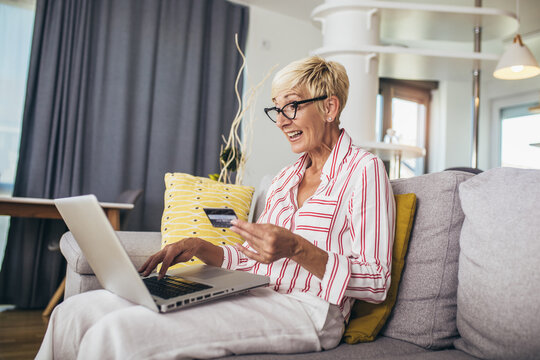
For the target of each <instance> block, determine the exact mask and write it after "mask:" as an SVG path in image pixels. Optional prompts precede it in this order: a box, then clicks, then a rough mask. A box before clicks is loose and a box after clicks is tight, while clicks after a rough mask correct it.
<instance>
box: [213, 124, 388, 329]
mask: <svg viewBox="0 0 540 360" xmlns="http://www.w3.org/2000/svg"><path fill="white" fill-rule="evenodd" d="M307 160H308V158H307V154H304V155H303V156H301V157H300V159H299V160H298V161H297V162H296V163H295V164H293V165H292V166H289V167H287V168H285V169H283V170H282V171H281V172H280V173H279V174H278V175H277V176H276V177H275V178H274V179H273V181H272V185H271V186H270V188H269V190H268V193H267V195H266V205H265V209H264V211H263V213H262V214H261V216H260V217H259V219H258V221H257V222H258V223H271V224H275V225H278V226H282V227H284V228H286V229H289V230H290V231H292V232H293V233H295V234H298V235H300V236H302V237H304V238H305V239H307V240H308V241H310V242H311V243H312V244H313V245H315V246H317V247H319V248H321V249H323V250H324V251H326V252H327V253H328V262H327V264H326V270H325V273H324V276H323V278H322V279H319V278H317V277H316V276H313V274H311V273H310V272H308V271H307V270H305V269H304V268H302V267H301V266H300V265H299V264H297V263H296V262H294V261H293V260H291V259H289V258H283V259H280V260H277V261H275V262H273V263H271V264H262V263H259V262H257V261H255V260H251V259H249V258H248V257H246V256H245V255H244V254H242V253H241V252H239V251H238V250H236V249H235V248H234V247H233V246H229V245H227V246H224V259H223V265H222V266H223V267H225V268H228V269H235V270H244V271H250V272H252V273H255V274H260V275H266V276H269V277H270V284H271V286H273V288H274V290H275V291H278V292H280V293H285V294H291V293H292V294H294V293H297V292H302V293H308V294H312V295H313V296H317V297H319V298H321V299H323V300H325V301H327V302H329V303H331V304H336V305H338V306H339V307H340V309H341V311H342V313H343V316H344V317H345V319H348V317H349V315H350V311H351V307H352V304H353V301H354V299H360V300H364V301H367V302H372V303H378V302H382V301H384V299H385V298H386V293H387V291H388V288H389V287H390V270H391V259H392V245H393V242H394V224H395V203H394V197H393V193H392V187H391V186H390V182H389V180H388V177H387V175H386V171H385V168H384V165H383V163H382V161H381V160H380V159H379V158H377V157H376V156H375V155H373V154H371V153H369V152H367V151H364V150H362V149H360V148H359V147H356V146H355V145H353V144H352V141H351V138H350V137H349V135H348V134H347V133H346V132H345V131H344V130H342V132H341V135H340V137H339V139H338V141H337V143H336V145H335V147H334V149H333V150H332V152H331V154H330V156H329V158H328V160H327V161H326V163H325V165H324V167H323V170H322V174H321V183H320V185H319V187H318V188H317V190H316V191H315V193H314V195H313V196H312V197H310V198H309V199H307V200H306V201H305V202H304V204H303V205H302V207H301V208H298V203H297V192H298V186H299V184H300V182H301V181H302V177H303V175H304V173H305V170H306V165H307ZM244 246H247V247H249V245H248V244H247V242H246V243H244Z"/></svg>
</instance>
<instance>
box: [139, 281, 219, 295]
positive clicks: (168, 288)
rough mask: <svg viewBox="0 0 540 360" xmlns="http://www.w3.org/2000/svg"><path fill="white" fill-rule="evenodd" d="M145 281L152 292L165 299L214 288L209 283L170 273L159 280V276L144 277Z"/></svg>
mask: <svg viewBox="0 0 540 360" xmlns="http://www.w3.org/2000/svg"><path fill="white" fill-rule="evenodd" d="M143 281H144V284H145V285H146V287H147V288H148V290H149V291H150V294H152V295H155V296H159V297H161V298H163V299H170V298H173V297H176V296H181V295H186V294H191V293H194V292H196V291H200V290H205V289H211V288H212V286H209V285H205V284H200V283H197V282H193V281H189V280H186V279H182V278H179V277H174V276H168V275H165V277H164V278H163V279H161V280H158V278H157V276H152V277H149V278H145V279H143Z"/></svg>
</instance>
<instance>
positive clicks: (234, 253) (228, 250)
mask: <svg viewBox="0 0 540 360" xmlns="http://www.w3.org/2000/svg"><path fill="white" fill-rule="evenodd" d="M222 248H223V263H222V264H221V267H222V268H225V269H229V270H235V269H236V268H237V267H238V264H239V263H240V252H239V251H238V250H236V248H235V247H234V246H232V245H224V246H222Z"/></svg>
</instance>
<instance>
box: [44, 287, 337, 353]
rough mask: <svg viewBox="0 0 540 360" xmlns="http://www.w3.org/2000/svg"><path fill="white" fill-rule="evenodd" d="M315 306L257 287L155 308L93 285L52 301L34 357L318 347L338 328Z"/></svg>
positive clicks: (331, 314)
mask: <svg viewBox="0 0 540 360" xmlns="http://www.w3.org/2000/svg"><path fill="white" fill-rule="evenodd" d="M324 309H325V310H324ZM323 311H325V313H324V314H321V306H316V305H313V303H311V304H310V303H309V302H303V301H299V300H298V299H296V298H294V297H293V296H289V295H283V294H279V293H276V292H275V291H273V290H271V289H269V288H262V289H256V290H252V291H251V292H249V293H247V294H243V295H239V296H233V297H229V298H225V299H221V300H217V301H213V302H209V303H206V304H201V305H198V306H195V307H192V308H186V309H183V310H180V311H176V312H172V313H168V314H157V313H155V312H153V311H151V310H149V309H147V308H145V307H142V306H138V305H134V304H133V303H130V302H128V301H127V300H124V299H122V298H120V297H118V296H116V295H114V294H112V293H110V292H108V291H106V290H97V291H92V292H88V293H84V294H80V295H77V296H73V297H71V298H69V299H67V300H66V301H64V302H63V303H62V304H61V305H59V306H57V307H56V309H55V310H54V312H53V314H52V315H51V319H50V321H49V326H48V329H47V333H46V334H45V338H44V339H43V343H42V344H41V348H40V350H39V353H38V355H37V357H36V359H53V358H54V359H126V360H127V359H185V358H213V357H221V356H226V355H231V354H245V353H298V352H310V351H320V350H322V349H329V348H333V347H335V346H336V345H337V344H338V343H339V341H340V340H341V336H342V334H343V330H344V321H343V316H342V315H341V313H340V311H339V309H338V308H337V307H336V306H334V305H330V306H326V308H324V307H323ZM316 312H317V313H316ZM321 319H322V321H321Z"/></svg>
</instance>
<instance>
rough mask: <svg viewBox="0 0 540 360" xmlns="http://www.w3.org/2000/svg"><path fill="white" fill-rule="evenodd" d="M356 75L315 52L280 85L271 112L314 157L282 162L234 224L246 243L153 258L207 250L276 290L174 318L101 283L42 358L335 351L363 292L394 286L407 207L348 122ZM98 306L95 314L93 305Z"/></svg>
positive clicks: (58, 313) (152, 261)
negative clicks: (252, 219) (397, 237)
mask: <svg viewBox="0 0 540 360" xmlns="http://www.w3.org/2000/svg"><path fill="white" fill-rule="evenodd" d="M348 86H349V83H348V78H347V74H346V72H345V69H344V68H343V66H342V65H340V64H338V63H335V62H329V61H325V60H324V59H322V58H319V57H310V58H307V59H303V60H300V61H296V62H293V63H291V64H289V65H288V66H286V67H285V68H284V69H282V70H281V71H280V72H278V73H277V74H276V76H275V78H274V80H273V82H272V101H273V102H274V106H273V107H270V108H266V109H265V112H266V114H267V115H268V117H269V118H270V119H271V120H272V121H273V122H275V123H276V125H277V127H278V128H279V130H281V131H282V132H283V134H284V135H285V136H286V138H287V139H288V141H289V143H290V145H291V148H292V151H293V152H295V153H299V154H303V155H302V156H301V157H300V159H299V160H298V161H297V162H296V163H295V164H293V165H292V166H289V167H287V168H285V169H284V170H282V171H281V172H280V173H279V174H278V175H277V176H276V177H275V178H274V180H273V182H272V185H271V187H270V189H269V191H268V193H267V201H266V206H265V209H264V212H263V214H262V215H261V217H260V218H259V219H258V221H257V223H256V224H252V223H247V222H244V221H240V220H237V221H235V222H234V224H233V227H231V230H232V231H234V232H236V233H238V234H240V235H241V236H242V237H243V238H244V240H245V243H244V244H243V245H241V246H240V245H237V246H235V247H233V246H221V247H220V246H215V245H213V244H211V243H209V242H207V241H205V240H203V239H199V238H188V239H184V240H182V241H180V242H178V243H175V244H170V245H168V246H166V247H165V248H164V249H162V250H161V251H159V252H158V253H156V254H154V255H153V256H151V257H150V258H149V259H148V260H147V261H146V263H145V264H144V265H143V266H142V267H141V269H139V271H140V272H141V273H142V274H143V275H145V276H146V275H149V274H150V273H151V272H152V271H153V270H154V269H155V267H156V266H157V265H158V264H159V263H161V262H162V263H163V266H162V267H161V270H160V276H163V275H164V274H165V271H166V270H167V268H168V267H169V266H171V265H172V264H175V263H178V262H182V261H187V260H189V259H191V258H192V257H193V256H197V257H198V258H199V259H201V260H202V261H204V262H205V263H206V264H209V265H214V266H222V267H226V268H229V269H236V270H243V271H250V272H253V273H256V274H262V275H267V276H269V277H270V287H269V288H264V289H257V290H253V291H251V292H250V293H248V294H245V295H240V296H237V297H234V298H228V299H223V300H218V301H214V302H211V303H207V304H204V305H200V306H197V307H193V308H187V309H184V310H181V311H177V312H174V313H169V314H166V315H157V314H155V313H153V312H152V311H150V310H148V309H146V308H143V307H141V306H134V305H133V304H130V303H129V302H127V301H126V300H123V299H121V298H119V297H117V296H115V295H113V294H110V293H108V292H107V291H104V290H100V291H94V292H89V293H85V294H81V295H78V296H75V297H72V298H69V299H67V300H66V301H65V302H64V303H63V304H62V305H60V306H59V307H57V309H56V310H55V311H54V313H53V315H52V317H51V320H50V324H49V329H48V331H47V334H46V337H45V339H44V341H43V344H42V348H41V350H40V353H39V354H38V358H39V357H40V356H43V357H52V356H54V357H58V358H74V357H77V355H78V357H80V358H85V357H88V358H103V357H107V356H108V357H111V354H112V356H113V357H118V358H190V357H197V358H210V357H219V356H225V355H228V354H240V353H262V352H278V353H293V352H307V351H320V350H322V349H330V348H333V347H335V346H336V345H337V344H338V343H339V341H340V339H341V336H342V334H343V330H344V326H345V323H346V321H347V320H348V318H349V315H350V311H351V307H352V305H353V302H354V300H355V299H361V300H364V301H369V302H381V301H383V300H384V299H385V297H386V293H387V290H388V288H389V286H390V268H391V258H392V253H391V249H392V245H393V238H394V222H395V204H394V200H393V195H392V188H391V186H390V183H389V181H388V178H387V176H386V172H385V170H384V166H383V164H382V162H381V161H380V160H379V159H378V158H377V157H375V156H374V155H372V154H370V153H368V152H366V151H363V150H361V149H360V148H358V147H356V146H354V145H352V142H351V138H350V137H349V135H348V134H347V133H346V132H345V131H344V130H340V128H339V116H340V114H341V111H342V110H343V107H344V106H345V103H346V100H347V93H348ZM87 309H91V311H85V310H87Z"/></svg>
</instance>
